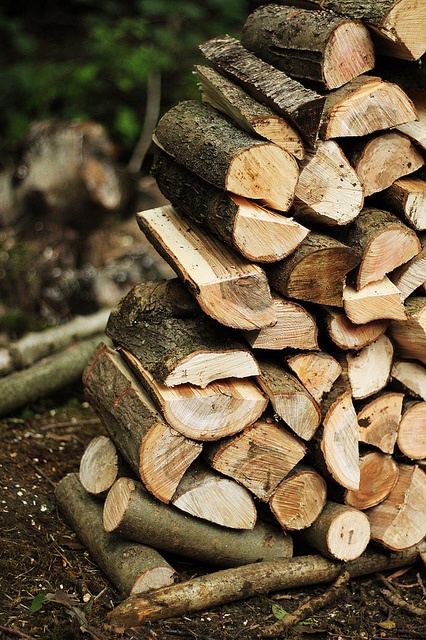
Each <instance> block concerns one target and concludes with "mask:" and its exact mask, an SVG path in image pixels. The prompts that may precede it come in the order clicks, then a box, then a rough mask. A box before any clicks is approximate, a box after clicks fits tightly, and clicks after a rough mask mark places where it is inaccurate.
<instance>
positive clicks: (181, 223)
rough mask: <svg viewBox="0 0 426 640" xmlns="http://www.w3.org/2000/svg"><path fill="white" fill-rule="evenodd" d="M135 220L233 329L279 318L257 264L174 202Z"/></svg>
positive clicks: (212, 310)
mask: <svg viewBox="0 0 426 640" xmlns="http://www.w3.org/2000/svg"><path fill="white" fill-rule="evenodd" d="M137 220H138V223H139V226H140V227H141V229H142V231H144V233H145V234H146V235H147V237H148V239H149V240H150V241H151V242H152V244H153V245H154V246H155V247H156V248H157V250H158V251H159V253H160V254H161V255H162V256H163V257H164V259H165V260H166V261H167V262H169V264H170V265H171V266H172V267H173V268H174V269H175V271H176V272H177V274H178V275H179V276H180V278H181V279H182V280H183V281H184V282H186V283H187V286H188V287H189V290H190V291H191V292H192V293H193V294H194V296H195V298H196V299H197V301H198V303H199V304H200V307H201V308H202V309H203V311H204V312H205V313H207V315H209V316H211V317H212V318H213V319H214V320H217V321H218V322H220V323H222V324H224V325H225V326H230V327H233V328H235V329H259V328H262V327H267V326H270V325H272V324H275V322H276V317H275V311H274V307H273V304H272V298H271V293H270V290H269V285H268V281H267V278H266V275H265V272H264V271H263V269H261V268H260V267H259V266H258V265H257V264H251V263H249V262H247V261H246V260H244V259H243V258H242V257H240V256H239V255H238V254H236V253H233V252H231V251H230V250H227V249H226V248H225V246H224V245H222V244H220V243H219V241H217V240H216V239H214V238H213V237H209V236H207V235H206V234H205V233H204V231H203V230H202V229H201V228H200V227H199V226H198V225H196V224H195V223H194V222H191V223H190V222H189V221H188V220H184V219H183V218H181V217H179V216H178V215H177V214H176V212H175V211H174V209H173V208H172V207H171V206H167V207H158V208H156V209H151V210H148V211H142V212H140V213H138V214H137Z"/></svg>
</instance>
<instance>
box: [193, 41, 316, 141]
mask: <svg viewBox="0 0 426 640" xmlns="http://www.w3.org/2000/svg"><path fill="white" fill-rule="evenodd" d="M200 50H201V53H202V54H203V55H204V56H205V57H206V58H207V60H208V61H209V62H210V63H211V64H212V65H213V66H214V67H215V68H216V69H218V70H219V71H221V72H222V73H224V74H225V75H227V76H228V77H230V78H231V79H232V80H234V81H235V82H237V83H238V84H239V85H241V86H242V87H243V88H244V89H245V90H246V91H248V92H249V93H250V94H251V95H252V96H254V97H255V98H257V99H259V100H261V101H262V102H265V103H266V104H267V105H268V106H270V107H272V109H274V110H275V111H277V112H278V113H279V114H281V115H282V116H283V117H284V118H286V119H287V120H289V121H290V123H291V124H293V125H294V126H296V127H297V129H298V131H299V132H300V133H301V135H302V137H303V138H304V140H305V142H306V143H307V144H308V146H310V147H313V146H314V144H315V141H316V138H317V133H318V128H319V124H320V118H321V113H322V110H323V106H324V101H325V98H324V97H323V96H321V95H319V94H318V93H316V91H313V90H311V89H307V88H306V87H304V86H303V85H302V84H300V83H299V82H297V80H293V79H292V78H290V77H289V76H287V75H286V74H285V73H284V72H283V71H280V70H279V69H276V68H275V67H273V66H272V65H270V64H268V63H267V62H264V61H263V60H261V59H260V58H258V57H257V56H255V55H254V54H253V53H251V52H250V51H248V50H247V49H246V48H245V47H243V46H242V45H241V43H240V42H239V41H238V40H236V39H235V38H231V37H230V36H219V37H217V38H213V39H212V40H208V41H207V42H205V43H203V44H202V45H200Z"/></svg>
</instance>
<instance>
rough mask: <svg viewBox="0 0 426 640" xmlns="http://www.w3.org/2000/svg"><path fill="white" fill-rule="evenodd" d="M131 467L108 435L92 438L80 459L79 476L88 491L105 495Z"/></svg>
mask: <svg viewBox="0 0 426 640" xmlns="http://www.w3.org/2000/svg"><path fill="white" fill-rule="evenodd" d="M129 472H130V469H129V467H128V466H127V465H126V464H125V463H124V461H123V460H122V459H121V456H120V454H119V452H118V451H117V447H116V446H115V444H114V443H113V441H112V440H111V438H108V436H104V435H101V436H96V437H95V438H92V440H91V441H90V442H89V444H88V445H87V447H86V448H85V450H84V452H83V455H82V456H81V460H80V468H79V472H78V478H79V480H80V482H81V484H82V486H83V488H84V489H85V491H87V492H88V493H91V494H92V495H95V496H105V495H106V494H107V492H108V491H109V489H111V487H112V485H113V484H114V482H115V481H116V480H117V478H119V477H120V476H123V475H127V476H128V475H129Z"/></svg>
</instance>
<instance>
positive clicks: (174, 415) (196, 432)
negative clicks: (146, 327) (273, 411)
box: [121, 349, 268, 441]
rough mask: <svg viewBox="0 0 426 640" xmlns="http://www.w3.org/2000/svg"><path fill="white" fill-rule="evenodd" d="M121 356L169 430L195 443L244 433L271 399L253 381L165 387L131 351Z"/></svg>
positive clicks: (229, 379) (223, 381) (224, 380)
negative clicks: (140, 383) (156, 407)
mask: <svg viewBox="0 0 426 640" xmlns="http://www.w3.org/2000/svg"><path fill="white" fill-rule="evenodd" d="M121 354H122V356H123V358H124V360H125V361H126V362H127V363H128V364H129V366H130V368H131V369H132V371H133V372H134V373H135V375H136V376H137V378H138V379H139V380H140V381H141V382H142V384H143V386H144V387H145V389H146V391H147V392H148V393H149V395H150V396H151V397H152V398H153V400H154V402H155V403H156V405H157V406H158V407H159V409H160V412H161V414H162V415H163V417H164V419H165V421H166V422H167V423H168V425H169V426H170V427H172V428H173V429H176V431H178V432H179V433H181V434H182V435H183V436H186V437H187V438H192V439H193V440H201V441H208V440H218V439H219V438H223V437H225V436H231V435H234V434H235V433H238V432H239V431H242V430H243V429H245V427H247V426H248V425H250V424H252V423H253V422H255V420H257V419H258V418H259V417H260V416H261V415H262V413H263V412H264V410H265V409H266V405H267V404H268V399H267V398H266V396H265V395H264V394H263V393H262V392H261V391H260V389H259V387H258V386H257V385H256V384H255V383H254V382H253V381H252V380H251V379H248V380H246V379H243V380H238V379H237V378H226V379H223V380H217V381H215V382H211V383H210V384H208V385H207V386H205V387H203V388H200V387H196V386H194V385H192V384H181V385H179V386H178V387H173V388H170V387H166V385H164V384H161V383H159V382H157V381H156V380H155V378H153V376H152V375H151V374H150V373H149V371H148V370H147V369H144V367H142V365H141V363H140V362H139V361H138V360H137V359H136V358H135V357H134V356H133V355H132V354H131V353H129V352H128V351H126V350H125V349H122V351H121Z"/></svg>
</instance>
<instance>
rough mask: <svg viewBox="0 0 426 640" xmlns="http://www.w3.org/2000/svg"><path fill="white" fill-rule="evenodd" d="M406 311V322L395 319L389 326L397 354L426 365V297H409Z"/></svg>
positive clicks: (406, 302)
mask: <svg viewBox="0 0 426 640" xmlns="http://www.w3.org/2000/svg"><path fill="white" fill-rule="evenodd" d="M405 311H406V314H407V318H406V320H405V321H399V320H396V319H395V320H393V321H392V322H391V323H390V325H389V335H390V337H391V338H392V340H393V342H394V343H395V352H396V354H397V355H398V356H400V357H401V358H407V359H414V360H419V361H420V362H421V363H422V364H426V297H425V296H410V297H408V298H407V299H406V301H405Z"/></svg>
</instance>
